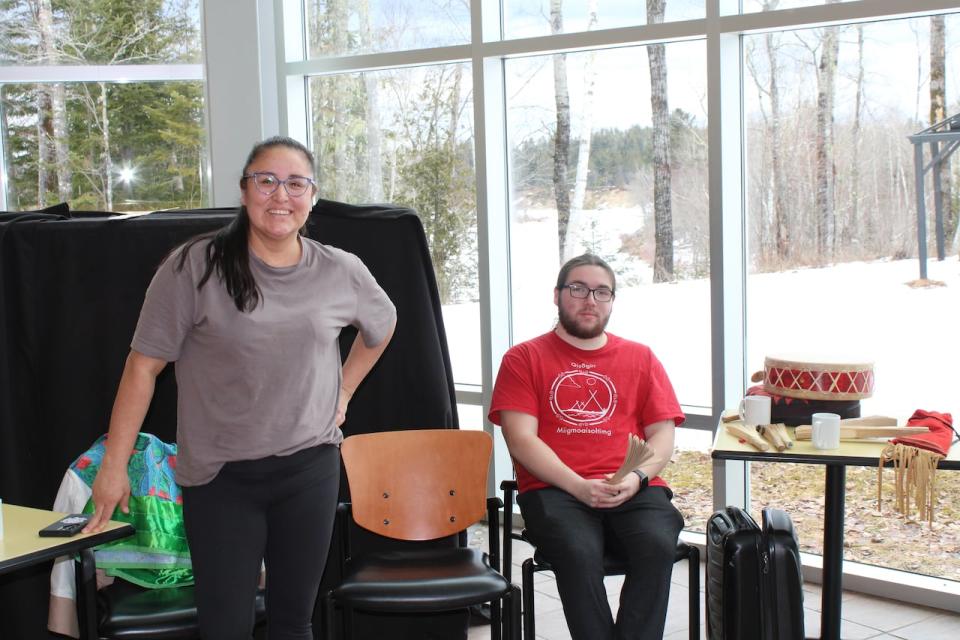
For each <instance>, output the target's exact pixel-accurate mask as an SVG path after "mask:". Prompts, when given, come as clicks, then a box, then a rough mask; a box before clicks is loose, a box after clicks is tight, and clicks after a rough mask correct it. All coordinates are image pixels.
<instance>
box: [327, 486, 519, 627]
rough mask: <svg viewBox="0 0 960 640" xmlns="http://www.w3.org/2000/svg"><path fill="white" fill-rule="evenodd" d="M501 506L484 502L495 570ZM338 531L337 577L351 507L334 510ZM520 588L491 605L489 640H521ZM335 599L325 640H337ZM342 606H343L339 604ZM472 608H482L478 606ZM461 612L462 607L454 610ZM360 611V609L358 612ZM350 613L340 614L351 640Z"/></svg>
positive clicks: (347, 554) (345, 560) (345, 556)
mask: <svg viewBox="0 0 960 640" xmlns="http://www.w3.org/2000/svg"><path fill="white" fill-rule="evenodd" d="M502 505H503V503H502V502H501V501H500V498H487V525H488V535H487V542H488V553H487V555H488V557H489V562H490V566H491V567H492V568H493V569H494V570H499V567H500V535H499V532H500V507H501V506H502ZM337 520H338V522H337V530H338V531H340V532H341V535H339V536H337V545H336V546H337V547H338V550H337V557H338V558H340V563H341V564H340V575H341V576H342V575H345V573H344V572H345V570H346V568H347V565H349V562H350V560H351V558H352V554H351V550H350V535H349V531H350V526H351V525H352V523H351V520H352V518H351V504H350V503H349V502H341V503H340V504H339V505H338V507H337ZM507 582H508V583H509V582H510V580H509V578H508V579H507ZM520 598H521V592H520V588H519V587H518V586H516V585H514V584H512V583H510V586H509V589H508V591H507V592H506V593H504V594H502V595H501V597H500V598H499V599H494V600H491V601H490V638H491V640H501V638H503V639H505V640H522V635H521V633H522V632H521V628H520V608H521V603H520ZM501 600H502V601H503V603H504V606H505V607H506V608H507V611H501V606H500V602H501ZM337 604H338V603H337V601H336V598H335V596H334V592H333V591H331V592H328V593H327V594H326V595H325V596H324V625H325V635H324V637H325V638H327V640H333V639H334V638H336V637H337V636H336V617H335V616H336V605H337ZM341 604H342V603H341ZM472 604H481V603H479V602H477V603H472ZM457 608H461V607H457ZM358 610H361V609H358ZM351 611H352V609H351V608H350V607H349V606H347V607H344V611H343V631H344V635H343V637H344V638H352V637H353V635H352V632H353V630H352V628H351V621H350V618H351Z"/></svg>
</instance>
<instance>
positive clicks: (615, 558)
mask: <svg viewBox="0 0 960 640" xmlns="http://www.w3.org/2000/svg"><path fill="white" fill-rule="evenodd" d="M526 533H527V532H526V530H524V531H522V532H521V534H520V537H522V538H523V539H524V540H525V541H526V542H527V543H528V544H530V545H531V546H532V545H533V543H531V542H530V540H528V539H527V536H526ZM689 555H690V548H689V547H688V546H687V544H686V543H685V542H683V541H681V540H678V541H677V548H676V551H674V556H673V561H674V562H679V561H680V560H684V559H685V558H687V556H689ZM533 562H534V564H535V568H534V571H553V565H551V564H550V562H549V561H548V560H546V559H545V558H544V557H543V555H541V553H540V550H539V549H536V548H534V550H533ZM626 573H627V561H626V559H625V558H621V557H620V556H619V555H617V554H615V553H605V554H603V575H605V576H622V575H624V574H626Z"/></svg>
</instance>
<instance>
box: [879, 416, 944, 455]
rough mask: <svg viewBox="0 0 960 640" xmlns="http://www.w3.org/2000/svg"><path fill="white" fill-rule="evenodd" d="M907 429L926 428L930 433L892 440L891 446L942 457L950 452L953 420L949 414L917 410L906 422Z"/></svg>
mask: <svg viewBox="0 0 960 640" xmlns="http://www.w3.org/2000/svg"><path fill="white" fill-rule="evenodd" d="M907 426H908V427H928V428H929V429H930V433H924V434H921V435H917V436H907V437H904V438H894V439H893V440H891V442H892V443H893V444H905V445H909V446H911V447H917V448H918V449H926V450H927V451H933V452H934V453H938V454H940V455H942V456H945V455H947V453H948V452H949V451H950V442H951V440H953V418H952V417H951V415H950V414H949V413H938V412H937V411H924V410H923V409H917V410H916V411H914V412H913V415H912V416H911V417H910V419H909V420H908V421H907Z"/></svg>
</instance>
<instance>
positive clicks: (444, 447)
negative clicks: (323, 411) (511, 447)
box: [340, 429, 493, 540]
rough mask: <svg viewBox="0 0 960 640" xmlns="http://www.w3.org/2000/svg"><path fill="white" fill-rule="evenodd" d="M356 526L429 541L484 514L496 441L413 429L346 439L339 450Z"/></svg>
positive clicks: (468, 433) (450, 431)
mask: <svg viewBox="0 0 960 640" xmlns="http://www.w3.org/2000/svg"><path fill="white" fill-rule="evenodd" d="M340 451H341V454H342V456H343V464H344V467H345V468H346V471H347V480H348V482H349V483H350V498H351V502H352V509H353V519H354V521H355V522H356V523H357V524H358V525H359V526H361V527H363V528H364V529H367V530H369V531H373V532H374V533H377V534H380V535H382V536H386V537H388V538H394V539H398V540H433V539H436V538H442V537H444V536H449V535H452V534H454V533H457V532H458V531H462V530H463V529H466V528H467V527H469V526H470V525H472V524H473V523H475V522H477V521H478V520H480V519H481V518H482V517H483V516H484V515H485V513H486V502H487V471H488V469H489V466H490V456H491V453H492V451H493V439H492V438H491V437H490V435H489V434H487V433H484V432H483V431H461V430H459V429H415V430H411V431H383V432H379V433H368V434H362V435H355V436H350V437H349V438H347V439H345V440H344V441H343V444H342V445H341V448H340Z"/></svg>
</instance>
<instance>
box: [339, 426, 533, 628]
mask: <svg viewBox="0 0 960 640" xmlns="http://www.w3.org/2000/svg"><path fill="white" fill-rule="evenodd" d="M492 448H493V440H492V438H491V437H490V436H489V434H486V433H484V432H482V431H461V430H458V429H424V430H413V431H387V432H381V433H370V434H362V435H355V436H351V437H348V438H347V439H346V440H344V441H343V444H342V446H341V454H342V456H343V463H344V467H345V469H346V473H347V480H348V482H349V485H350V496H351V503H342V504H341V505H340V508H339V509H338V516H339V517H340V518H342V520H341V522H340V527H339V530H340V531H341V532H343V533H342V535H341V536H340V541H341V544H343V545H344V547H343V549H341V552H340V553H339V554H338V555H339V557H340V559H341V561H342V563H343V564H342V566H341V575H342V576H343V577H342V580H341V582H340V584H339V585H338V586H336V587H335V588H334V589H332V590H331V591H330V592H329V593H327V594H326V595H325V597H324V599H325V602H324V608H325V620H326V624H325V626H326V637H327V638H328V639H330V640H332V639H333V638H334V637H336V636H335V635H334V627H335V624H334V621H335V607H336V606H339V607H341V608H342V609H343V626H344V637H347V638H349V637H351V635H350V633H351V628H350V626H351V625H350V618H351V612H352V611H353V610H363V611H371V612H404V613H423V612H437V611H450V610H456V609H466V608H468V607H470V606H472V605H476V604H481V603H484V602H490V610H491V638H492V639H493V640H498V639H499V638H500V637H501V631H502V632H503V636H504V637H506V638H507V639H508V640H520V589H519V587H517V586H515V585H513V584H511V583H510V582H509V581H508V580H507V579H506V578H504V577H503V575H501V574H500V572H499V571H498V570H497V567H498V564H499V549H500V538H499V528H500V525H499V520H500V519H499V508H500V499H499V498H489V499H488V498H487V471H488V468H489V465H490V457H491V453H492ZM484 513H486V515H487V517H488V521H487V525H488V533H489V537H488V541H489V549H490V553H489V555H488V554H485V553H482V552H480V551H479V550H477V549H472V548H465V547H460V546H447V547H438V546H437V544H436V542H433V543H431V544H429V545H423V547H422V548H421V546H420V545H417V544H414V545H412V548H409V550H408V549H403V550H392V551H377V552H370V553H367V554H364V555H362V556H359V557H352V556H351V553H350V547H349V538H350V536H349V529H350V527H349V524H350V522H349V521H350V515H351V514H352V520H353V523H355V524H356V525H357V526H359V527H362V528H363V529H366V530H368V531H372V532H373V533H376V534H378V535H381V536H386V537H387V538H392V539H394V540H404V541H436V540H437V539H439V538H445V537H451V536H457V534H459V533H460V532H462V531H464V530H465V529H466V528H467V527H469V526H470V525H472V524H474V523H475V522H477V521H479V520H480V519H481V518H482V517H483V516H484ZM451 544H456V543H455V542H452V543H451ZM501 603H502V606H503V611H504V613H505V615H504V616H503V617H504V618H505V621H504V622H505V623H504V624H502V622H501ZM501 625H502V630H501Z"/></svg>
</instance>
